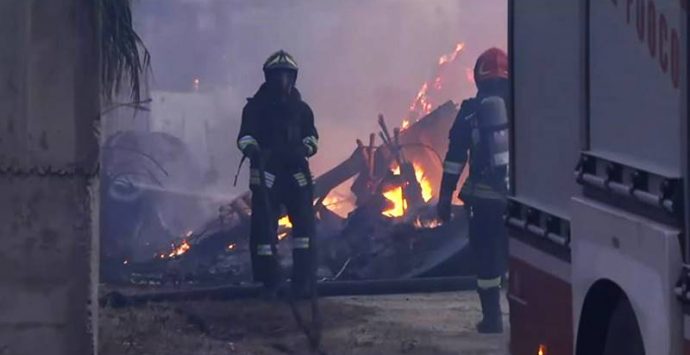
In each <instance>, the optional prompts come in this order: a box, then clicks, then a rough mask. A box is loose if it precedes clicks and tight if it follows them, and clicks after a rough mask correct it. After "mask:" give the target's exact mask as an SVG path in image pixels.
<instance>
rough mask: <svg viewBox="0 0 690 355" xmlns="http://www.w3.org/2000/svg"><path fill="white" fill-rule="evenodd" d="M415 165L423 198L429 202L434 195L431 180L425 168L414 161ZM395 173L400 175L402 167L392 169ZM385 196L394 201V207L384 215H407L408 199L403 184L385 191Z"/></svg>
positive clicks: (395, 216)
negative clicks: (405, 196)
mask: <svg viewBox="0 0 690 355" xmlns="http://www.w3.org/2000/svg"><path fill="white" fill-rule="evenodd" d="M412 166H413V167H414V174H415V178H416V179H417V182H418V183H419V186H420V187H421V188H422V198H423V199H424V202H429V201H431V199H432V198H433V197H434V190H433V188H432V185H431V181H430V180H429V178H428V177H427V176H426V175H425V174H424V169H423V168H422V167H421V166H420V165H418V164H416V163H412ZM392 171H393V174H394V175H400V167H399V166H396V167H394V168H393V169H392ZM383 196H384V197H385V198H386V199H387V200H388V201H390V202H392V203H393V207H391V208H389V209H387V210H385V211H383V215H384V216H387V217H393V218H397V217H402V216H404V215H405V210H407V201H405V199H404V198H403V188H402V186H396V187H393V188H391V189H388V190H386V191H384V192H383Z"/></svg>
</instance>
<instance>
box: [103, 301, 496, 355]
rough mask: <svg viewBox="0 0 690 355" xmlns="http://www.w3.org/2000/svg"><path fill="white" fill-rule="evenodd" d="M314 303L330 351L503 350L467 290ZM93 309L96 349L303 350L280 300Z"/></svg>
mask: <svg viewBox="0 0 690 355" xmlns="http://www.w3.org/2000/svg"><path fill="white" fill-rule="evenodd" d="M502 299H503V301H504V304H503V309H504V312H505V310H507V305H506V304H505V297H503V298H502ZM321 309H322V314H323V319H324V327H323V350H324V351H325V352H326V353H327V354H329V355H339V354H353V355H365V354H372V355H374V354H376V355H381V354H386V355H387V354H411V355H430V354H466V355H504V354H508V352H507V350H506V349H507V343H508V336H507V333H508V329H506V332H504V334H503V335H480V334H477V333H476V332H475V330H474V324H475V323H476V322H477V321H478V320H479V319H480V318H481V313H480V307H479V301H478V299H477V296H476V294H475V293H474V292H462V293H457V292H456V293H443V294H428V295H427V294H422V295H394V296H357V297H335V298H327V299H323V300H321ZM100 316H101V327H100V341H99V348H100V353H101V354H102V355H127V354H137V355H173V354H174V355H221V354H222V355H229V354H238V355H240V354H241V355H273V354H299V355H301V354H305V355H306V354H309V351H308V346H307V342H306V338H305V336H304V335H303V334H302V333H301V332H300V331H299V329H298V327H297V326H296V325H295V322H294V320H293V318H292V316H291V313H290V309H289V308H288V307H287V306H285V305H284V304H283V303H268V302H265V301H259V300H244V301H232V302H194V303H180V304H156V305H148V306H145V307H137V308H125V309H111V308H104V309H102V310H101V315H100ZM504 321H505V324H506V325H507V314H504Z"/></svg>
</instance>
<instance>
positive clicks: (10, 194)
mask: <svg viewBox="0 0 690 355" xmlns="http://www.w3.org/2000/svg"><path fill="white" fill-rule="evenodd" d="M95 3H96V1H93V0H2V1H0V354H11V355H38V354H41V355H52V354H56V355H58V354H59V355H81V354H93V353H95V352H96V350H95V347H96V346H95V338H96V329H97V327H96V320H97V316H96V313H95V311H96V310H97V302H95V299H94V296H95V294H96V293H95V290H96V287H97V275H98V273H97V271H98V270H97V265H98V264H97V261H98V260H97V256H98V252H97V240H96V238H94V236H95V235H97V234H96V233H94V231H95V230H96V228H97V223H95V221H94V218H93V217H92V211H93V210H95V208H92V205H93V203H94V200H93V199H92V196H93V195H94V194H92V193H91V190H90V186H92V185H94V183H95V182H97V179H96V178H95V177H96V166H97V165H96V163H97V161H98V144H97V143H98V141H97V138H96V136H95V135H94V125H95V124H96V123H97V122H98V118H99V110H100V108H99V106H100V103H99V93H100V91H99V60H100V58H99V54H98V53H99V52H98V36H97V34H98V31H97V29H98V26H97V17H96V11H95V10H96V9H95V8H94V6H95V5H94V4H95Z"/></svg>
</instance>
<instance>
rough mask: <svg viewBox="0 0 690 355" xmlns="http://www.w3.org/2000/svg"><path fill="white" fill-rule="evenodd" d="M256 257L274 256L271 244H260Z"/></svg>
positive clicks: (257, 247)
mask: <svg viewBox="0 0 690 355" xmlns="http://www.w3.org/2000/svg"><path fill="white" fill-rule="evenodd" d="M256 255H261V256H268V255H273V248H271V244H259V245H257V246H256Z"/></svg>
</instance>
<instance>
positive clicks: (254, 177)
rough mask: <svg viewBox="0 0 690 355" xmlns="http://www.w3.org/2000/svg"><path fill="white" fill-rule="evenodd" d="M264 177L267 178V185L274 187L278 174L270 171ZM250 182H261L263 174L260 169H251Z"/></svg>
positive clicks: (252, 183) (257, 183) (254, 183)
mask: <svg viewBox="0 0 690 355" xmlns="http://www.w3.org/2000/svg"><path fill="white" fill-rule="evenodd" d="M264 177H265V178H266V187H268V188H269V189H270V188H271V187H273V184H274V183H275V181H276V176H275V175H273V174H271V173H269V172H265V173H264ZM249 184H251V185H260V184H261V175H260V174H259V171H258V170H256V169H251V170H249Z"/></svg>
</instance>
